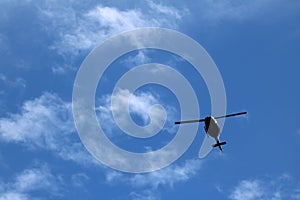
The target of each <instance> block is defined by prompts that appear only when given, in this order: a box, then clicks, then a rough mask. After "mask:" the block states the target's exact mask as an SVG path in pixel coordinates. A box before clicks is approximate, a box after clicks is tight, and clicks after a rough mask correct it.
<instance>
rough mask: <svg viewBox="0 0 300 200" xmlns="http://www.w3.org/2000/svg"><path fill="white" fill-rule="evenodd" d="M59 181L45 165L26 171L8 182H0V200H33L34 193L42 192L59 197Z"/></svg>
mask: <svg viewBox="0 0 300 200" xmlns="http://www.w3.org/2000/svg"><path fill="white" fill-rule="evenodd" d="M61 184H62V183H61V180H60V178H59V177H55V176H54V175H53V174H52V173H51V171H50V170H49V168H48V167H47V166H46V165H43V166H40V167H34V168H30V169H26V170H24V171H22V172H21V173H19V174H17V175H16V177H15V178H14V180H11V181H10V182H0V200H27V199H33V198H35V197H34V196H33V194H31V193H34V192H37V191H43V193H47V194H48V195H50V196H56V197H57V196H60V186H61Z"/></svg>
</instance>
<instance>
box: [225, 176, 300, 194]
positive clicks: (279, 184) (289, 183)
mask: <svg viewBox="0 0 300 200" xmlns="http://www.w3.org/2000/svg"><path fill="white" fill-rule="evenodd" d="M299 197H300V182H298V180H295V179H293V178H292V176H290V175H289V174H282V175H281V176H279V177H275V178H274V177H272V178H265V179H253V180H242V181H240V182H239V184H238V185H237V186H235V188H234V189H233V191H232V192H231V194H230V196H229V198H230V199H233V200H254V199H255V200H267V199H272V200H284V199H299Z"/></svg>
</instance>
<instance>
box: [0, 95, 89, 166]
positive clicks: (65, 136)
mask: <svg viewBox="0 0 300 200" xmlns="http://www.w3.org/2000/svg"><path fill="white" fill-rule="evenodd" d="M74 134H76V133H75V127H74V122H73V117H72V112H71V103H67V102H64V101H63V100H62V99H60V98H59V97H58V96H57V95H55V94H51V93H44V94H43V95H42V96H40V97H39V98H36V99H33V100H29V101H26V102H25V103H24V104H23V106H22V109H21V111H20V113H17V114H10V115H8V116H7V117H6V118H0V140H2V141H4V142H9V143H20V144H23V145H25V146H26V147H28V148H29V149H31V150H34V149H45V150H48V151H51V152H54V153H55V154H56V155H58V156H60V157H61V158H62V159H65V160H72V161H75V162H77V163H81V164H86V163H91V162H94V161H93V159H92V158H91V156H90V155H89V154H88V153H87V152H86V151H85V150H84V147H83V145H82V144H81V143H80V142H79V141H78V140H76V139H77V138H76V137H75V135H74Z"/></svg>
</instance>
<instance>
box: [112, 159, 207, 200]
mask: <svg viewBox="0 0 300 200" xmlns="http://www.w3.org/2000/svg"><path fill="white" fill-rule="evenodd" d="M201 167H202V161H201V160H198V159H189V160H186V161H185V162H183V163H181V164H172V165H170V166H169V167H166V168H164V169H161V170H158V171H155V172H151V173H147V174H135V175H128V174H124V173H121V172H117V171H109V172H108V173H107V174H106V181H107V182H108V183H110V184H118V183H120V182H121V183H130V186H131V187H132V188H133V191H132V192H131V193H130V197H131V198H132V199H145V200H146V199H151V200H152V199H153V200H156V199H160V198H159V192H157V189H158V187H159V186H163V187H170V188H173V187H174V185H175V184H178V183H183V182H186V181H188V180H189V179H191V178H192V177H194V176H196V174H197V173H198V172H199V170H200V169H201Z"/></svg>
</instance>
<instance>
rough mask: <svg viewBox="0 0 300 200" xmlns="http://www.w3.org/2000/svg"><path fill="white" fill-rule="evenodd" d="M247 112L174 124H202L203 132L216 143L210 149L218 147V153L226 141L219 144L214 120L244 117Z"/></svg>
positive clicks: (218, 132) (218, 129)
mask: <svg viewBox="0 0 300 200" xmlns="http://www.w3.org/2000/svg"><path fill="white" fill-rule="evenodd" d="M245 114H247V112H239V113H234V114H228V115H224V116H218V117H212V116H208V117H205V118H204V119H196V120H187V121H178V122H175V124H187V123H197V122H204V124H205V126H204V130H205V133H206V134H207V135H209V136H210V137H212V138H214V139H215V141H216V144H213V145H212V147H219V149H220V151H222V145H225V144H226V141H224V142H220V140H219V136H220V127H219V125H218V122H217V120H216V119H220V118H226V117H233V116H238V115H245Z"/></svg>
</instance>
